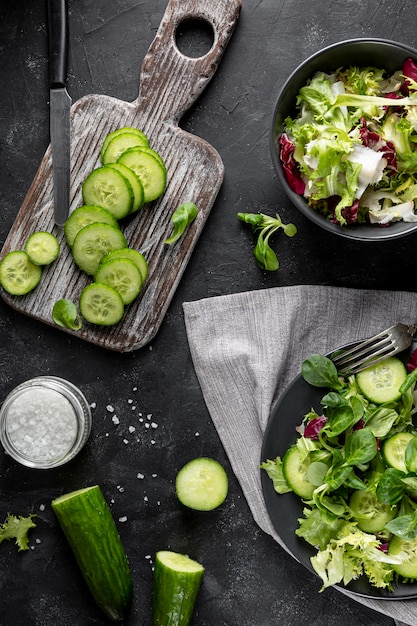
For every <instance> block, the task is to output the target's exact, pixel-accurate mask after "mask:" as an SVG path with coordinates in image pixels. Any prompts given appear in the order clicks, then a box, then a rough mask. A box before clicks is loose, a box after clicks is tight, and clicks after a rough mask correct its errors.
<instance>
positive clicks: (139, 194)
mask: <svg viewBox="0 0 417 626" xmlns="http://www.w3.org/2000/svg"><path fill="white" fill-rule="evenodd" d="M107 167H111V168H113V169H115V170H117V171H119V172H120V173H121V174H122V175H123V176H124V177H125V178H127V180H128V181H129V183H130V186H131V187H132V191H133V204H132V208H131V210H130V212H129V213H136V211H139V209H140V208H142V206H143V204H144V201H145V192H144V190H143V185H142V183H141V181H140V180H139V177H138V176H137V175H136V174H135V172H134V171H133V170H131V169H130V167H126V165H123V164H122V163H109V164H108V166H107Z"/></svg>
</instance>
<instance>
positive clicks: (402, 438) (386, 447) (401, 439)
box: [382, 433, 415, 474]
mask: <svg viewBox="0 0 417 626" xmlns="http://www.w3.org/2000/svg"><path fill="white" fill-rule="evenodd" d="M414 437H415V435H413V434H411V433H396V434H395V435H393V436H392V437H389V439H386V440H385V441H384V443H383V445H382V456H383V457H384V460H385V462H386V463H387V465H389V466H390V467H393V468H394V469H397V470H400V471H401V472H404V473H405V474H407V473H408V470H407V467H406V465H405V449H406V447H407V445H408V444H409V443H410V441H411V440H412V439H414Z"/></svg>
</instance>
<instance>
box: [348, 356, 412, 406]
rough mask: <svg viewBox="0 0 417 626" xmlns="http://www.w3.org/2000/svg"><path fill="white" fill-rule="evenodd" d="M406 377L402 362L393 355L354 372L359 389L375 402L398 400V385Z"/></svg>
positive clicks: (399, 395)
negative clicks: (356, 372)
mask: <svg viewBox="0 0 417 626" xmlns="http://www.w3.org/2000/svg"><path fill="white" fill-rule="evenodd" d="M406 378H407V370H406V367H405V365H404V363H403V362H402V361H400V359H397V358H396V357H394V356H392V357H389V358H388V359H385V360H384V361H381V362H380V363H377V364H376V365H373V366H372V367H368V368H367V369H365V370H362V371H361V372H359V373H358V374H356V382H357V384H358V387H359V389H360V391H361V392H362V393H363V395H364V396H365V398H367V399H368V400H370V401H371V402H374V403H375V404H383V403H385V402H394V401H395V400H398V399H399V398H400V397H401V393H400V387H401V385H402V384H403V382H404V381H405V379H406Z"/></svg>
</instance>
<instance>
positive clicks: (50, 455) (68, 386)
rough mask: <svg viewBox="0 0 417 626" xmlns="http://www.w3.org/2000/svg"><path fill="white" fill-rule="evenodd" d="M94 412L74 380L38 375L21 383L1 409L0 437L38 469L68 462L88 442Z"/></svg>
mask: <svg viewBox="0 0 417 626" xmlns="http://www.w3.org/2000/svg"><path fill="white" fill-rule="evenodd" d="M90 431H91V411H90V407H89V405H88V403H87V400H86V398H85V397H84V395H83V394H82V393H81V391H80V390H79V389H78V388H77V387H76V386H75V385H73V384H72V383H70V382H69V381H67V380H64V379H63V378H58V377H56V376H38V377H37V378H32V379H31V380H28V381H26V382H24V383H22V384H21V385H18V386H17V387H16V388H15V389H13V391H11V392H10V393H9V395H8V396H7V397H6V399H5V401H4V403H3V405H2V407H1V409H0V439H1V442H2V444H3V447H4V449H5V451H6V452H7V453H8V454H9V455H10V456H11V457H13V458H14V459H15V460H16V461H19V462H20V463H22V464H23V465H26V466H27V467H32V468H38V469H47V468H52V467H58V466H59V465H63V464H64V463H67V462H68V461H70V460H71V459H73V458H74V457H75V455H76V454H78V452H79V451H80V450H81V448H82V447H83V446H84V444H85V443H86V441H87V439H88V437H89V434H90Z"/></svg>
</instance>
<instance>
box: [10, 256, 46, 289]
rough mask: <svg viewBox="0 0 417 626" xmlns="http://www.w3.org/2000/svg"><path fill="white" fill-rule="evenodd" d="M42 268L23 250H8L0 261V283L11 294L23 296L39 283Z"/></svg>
mask: <svg viewBox="0 0 417 626" xmlns="http://www.w3.org/2000/svg"><path fill="white" fill-rule="evenodd" d="M41 277H42V269H41V267H40V266H39V265H36V264H35V263H32V261H31V260H30V258H29V256H28V254H27V253H26V252H25V251H24V250H13V251H12V252H8V253H7V254H6V255H5V256H4V257H3V260H2V261H1V263H0V284H1V286H2V287H3V289H5V291H7V292H8V293H10V294H11V295H13V296H24V295H25V294H27V293H29V292H30V291H32V290H33V289H35V287H36V286H37V285H38V284H39V282H40V280H41Z"/></svg>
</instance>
